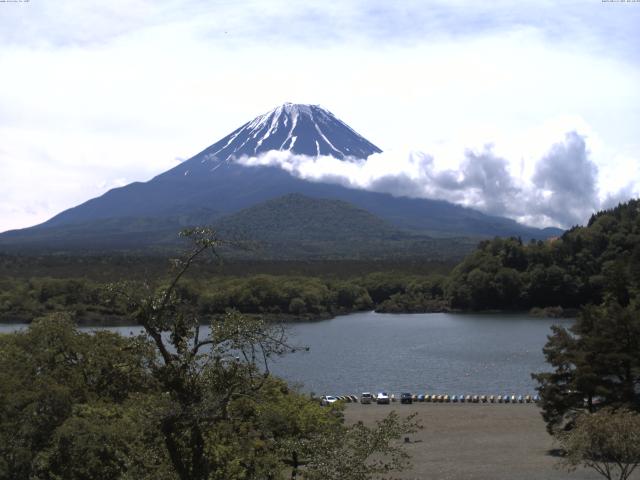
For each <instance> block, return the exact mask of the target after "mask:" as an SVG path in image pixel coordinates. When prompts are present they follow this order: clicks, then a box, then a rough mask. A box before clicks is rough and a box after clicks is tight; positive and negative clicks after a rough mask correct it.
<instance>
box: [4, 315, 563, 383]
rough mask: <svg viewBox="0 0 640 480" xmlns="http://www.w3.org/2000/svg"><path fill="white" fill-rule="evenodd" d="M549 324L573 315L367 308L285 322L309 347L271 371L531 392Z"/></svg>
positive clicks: (311, 378)
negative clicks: (331, 316) (400, 312)
mask: <svg viewBox="0 0 640 480" xmlns="http://www.w3.org/2000/svg"><path fill="white" fill-rule="evenodd" d="M554 323H555V324H561V325H565V326H569V325H570V324H571V320H557V319H553V320H551V319H540V318H532V317H529V316H526V315H508V314H499V315H497V314H481V315H478V314H444V313H429V314H416V315H406V314H403V315H397V314H376V313H372V312H367V313H357V314H353V315H347V316H343V317H337V318H334V319H331V320H323V321H319V322H313V323H297V324H293V325H291V327H290V340H291V342H292V343H295V344H298V345H306V346H309V347H310V350H309V352H306V353H296V354H292V355H287V356H285V357H283V358H280V359H277V360H276V361H275V362H274V364H273V365H272V371H273V372H274V373H276V374H277V375H280V376H282V377H284V378H286V379H287V380H289V381H292V382H296V383H300V384H301V385H302V388H303V389H304V390H306V391H313V392H316V393H317V394H324V393H333V394H346V393H356V394H359V393H360V392H363V391H379V390H387V391H389V392H396V393H397V392H400V391H410V392H440V393H449V394H467V393H469V394H483V393H486V394H492V393H493V394H498V393H503V394H504V393H516V394H526V393H533V388H534V382H533V381H532V380H531V377H530V374H531V372H539V371H544V370H547V369H548V366H547V365H546V364H545V362H544V357H543V355H542V347H543V345H544V344H545V342H546V336H547V335H548V334H549V332H550V330H549V327H550V326H551V325H553V324H554ZM16 328H24V327H23V326H20V325H0V332H2V331H11V330H15V329H16ZM89 330H91V328H89ZM111 330H115V331H119V332H121V333H122V334H125V335H127V334H131V333H132V332H137V331H138V330H137V329H136V328H134V327H114V328H111ZM205 333H206V331H205V329H204V328H203V329H202V331H201V334H205Z"/></svg>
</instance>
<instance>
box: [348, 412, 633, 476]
mask: <svg viewBox="0 0 640 480" xmlns="http://www.w3.org/2000/svg"><path fill="white" fill-rule="evenodd" d="M391 410H395V411H397V412H398V413H399V414H400V415H403V416H404V415H408V414H410V413H413V412H417V413H418V419H419V420H420V421H421V423H422V425H423V426H424V428H423V429H422V430H420V431H419V432H418V433H415V434H411V435H408V437H409V439H410V443H407V444H406V447H407V451H408V452H409V453H410V454H411V456H412V463H413V468H412V469H411V470H409V471H406V472H403V473H402V474H401V475H399V478H402V479H421V480H422V479H434V480H445V479H452V480H466V479H473V480H495V479H498V478H505V479H512V478H513V479H516V480H555V479H568V480H592V479H594V480H595V479H600V478H602V477H600V476H599V475H598V474H597V473H595V472H592V471H590V470H578V471H576V472H573V473H567V472H566V471H564V470H559V469H558V468H556V467H555V465H556V464H557V463H558V458H557V457H554V456H553V454H552V453H551V452H552V450H553V448H554V446H555V445H554V443H553V439H552V438H551V437H550V436H549V435H548V434H547V432H546V430H545V424H544V422H543V420H542V417H541V416H540V410H539V409H538V407H537V406H536V405H533V404H515V405H512V404H466V403H465V404H457V403H454V404H451V403H435V404H434V403H414V404H413V405H400V404H398V403H393V404H391V405H375V404H371V405H361V404H358V403H356V404H347V408H346V411H345V418H346V420H347V422H357V421H360V420H361V421H363V422H364V423H365V424H371V423H373V422H374V421H375V420H379V419H381V418H382V417H384V416H385V415H387V414H388V413H389V412H390V411H391ZM633 478H640V476H638V475H637V472H636V473H635V474H634V477H633Z"/></svg>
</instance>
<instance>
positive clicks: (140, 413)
mask: <svg viewBox="0 0 640 480" xmlns="http://www.w3.org/2000/svg"><path fill="white" fill-rule="evenodd" d="M185 235H186V236H187V237H188V238H190V239H192V240H193V249H192V250H191V251H190V252H189V253H188V254H187V255H186V256H185V257H184V258H183V259H181V260H176V261H174V262H173V263H174V267H175V270H174V273H173V275H172V276H171V278H170V279H169V281H168V282H166V283H164V284H161V285H159V286H155V287H152V286H150V285H145V286H144V288H142V287H140V286H139V285H135V284H131V283H129V284H119V285H114V286H113V287H112V288H111V289H110V292H109V294H110V295H111V294H112V293H116V294H117V295H119V296H122V297H124V298H126V300H127V309H128V311H129V312H130V315H131V317H132V318H133V319H134V320H135V321H136V323H138V324H139V325H141V326H142V327H143V328H144V330H145V333H144V334H143V335H141V336H138V337H124V336H120V335H117V334H115V333H109V332H95V333H83V332H80V331H78V329H77V328H76V327H75V325H74V324H73V323H72V321H71V317H70V316H69V315H63V314H56V315H53V316H49V317H46V318H42V319H40V320H36V321H34V322H33V323H32V324H31V325H30V326H29V328H28V329H27V330H25V331H23V332H15V333H12V334H6V335H0V479H1V480H4V479H12V480H27V479H33V478H37V479H42V480H54V479H55V480H60V479H62V478H64V479H69V480H80V479H83V480H85V479H90V480H91V479H98V478H112V479H121V480H133V479H136V480H138V479H141V480H151V479H160V480H204V479H207V480H249V479H265V480H268V479H280V478H282V476H283V475H284V474H286V473H287V472H289V473H291V474H292V475H293V476H295V475H297V473H299V472H300V473H304V475H305V477H306V478H315V477H313V475H316V473H315V472H316V471H318V469H320V468H324V465H325V464H326V463H327V462H328V460H327V459H329V458H330V455H331V453H332V452H333V451H334V450H331V449H330V448H329V447H330V446H331V445H332V442H337V443H338V444H339V445H340V446H341V447H340V448H341V449H340V452H341V454H342V455H344V456H345V457H348V458H351V459H352V462H355V463H353V464H352V465H350V467H349V468H352V469H355V470H357V471H359V472H361V473H362V472H364V473H363V474H362V475H365V476H362V475H360V476H358V477H357V478H371V476H372V475H373V474H374V473H377V472H383V471H384V472H388V471H393V470H398V469H400V468H402V467H403V466H404V465H405V463H403V462H401V461H399V459H400V458H402V459H403V460H404V459H405V455H404V454H403V453H402V451H401V450H400V449H399V448H398V447H396V446H395V445H394V442H395V440H397V439H398V438H399V436H400V434H401V433H402V432H404V431H410V430H412V429H414V428H416V427H417V426H416V425H415V423H414V422H413V421H412V420H411V419H410V420H408V421H404V422H400V421H399V419H398V418H397V417H394V416H390V417H389V418H388V419H386V420H385V422H384V423H383V424H381V425H379V426H377V427H375V429H373V428H370V427H365V426H362V425H356V426H346V425H344V422H343V417H342V414H341V410H340V407H337V408H331V409H329V408H323V407H321V406H320V405H319V403H318V402H316V401H313V400H312V399H310V398H309V397H307V396H303V395H302V394H300V393H297V392H295V391H293V390H291V389H290V388H289V386H288V385H287V384H286V383H285V382H284V381H282V380H279V379H277V378H274V377H272V376H271V375H270V372H269V359H270V358H271V357H272V356H274V355H281V354H284V353H289V352H291V351H293V350H295V347H293V346H291V345H290V344H289V343H288V341H287V337H286V332H285V331H284V330H283V329H282V328H281V327H278V326H276V325H273V324H267V323H265V322H264V321H263V320H261V319H260V318H256V317H246V316H243V315H241V314H239V313H238V312H235V311H229V312H227V313H226V314H225V315H223V316H215V317H213V318H210V319H209V320H210V328H209V333H208V334H207V335H206V336H202V335H201V334H200V332H201V328H200V322H201V320H202V319H201V318H200V317H199V314H198V312H199V309H198V297H197V295H196V294H195V293H194V291H192V290H191V289H189V288H184V286H183V284H182V280H183V278H184V277H185V274H186V273H187V271H188V270H189V268H190V267H191V266H192V264H193V262H195V261H196V259H197V258H198V257H199V256H200V255H202V254H204V253H205V252H207V251H213V250H214V249H215V247H216V246H217V245H218V244H219V242H218V241H217V240H216V239H215V237H214V236H213V234H212V232H210V231H209V230H206V229H194V230H191V231H187V232H185ZM374 436H375V441H373V440H372V439H373V438H374ZM358 439H359V440H358ZM387 457H388V460H387V461H386V463H384V465H385V466H384V469H381V467H380V464H379V462H380V459H381V458H382V459H384V458H387ZM337 468H338V466H335V467H334V469H333V470H334V473H335V472H338V470H337ZM338 477H339V473H335V474H334V476H333V477H327V478H338Z"/></svg>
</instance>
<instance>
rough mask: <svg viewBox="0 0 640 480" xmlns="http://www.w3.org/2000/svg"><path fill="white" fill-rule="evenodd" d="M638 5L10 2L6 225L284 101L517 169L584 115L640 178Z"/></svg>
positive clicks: (373, 135) (610, 169) (204, 141)
mask: <svg viewBox="0 0 640 480" xmlns="http://www.w3.org/2000/svg"><path fill="white" fill-rule="evenodd" d="M325 3H326V2H325ZM639 19H640V8H636V5H614V4H601V3H599V2H598V3H595V4H585V3H584V2H562V3H561V4H560V3H559V2H552V1H545V0H539V1H535V2H534V1H530V0H526V1H524V2H521V3H519V4H518V5H517V6H515V5H514V4H513V3H512V2H506V1H498V2H491V3H486V2H485V3H478V2H463V1H454V2H444V1H433V2H429V4H428V5H425V3H424V2H419V1H400V2H394V3H393V4H389V3H388V2H382V1H364V0H349V1H345V2H340V4H336V5H335V6H332V5H326V4H319V3H316V2H308V1H305V2H303V1H299V2H295V1H293V2H292V1H287V2H285V0H261V1H251V2H241V1H238V2H222V1H214V2H210V1H206V2H205V1H198V0H191V1H187V2H177V1H174V0H170V1H153V2H152V1H142V2H138V3H136V4H135V5H134V4H131V3H125V2H120V1H114V2H109V3H108V4H105V3H100V4H97V3H95V4H94V3H93V2H86V1H82V2H80V1H78V0H69V1H65V2H62V3H60V2H53V3H51V2H34V1H32V2H29V3H22V4H18V3H15V4H14V3H7V4H0V41H2V44H3V48H2V49H1V50H0V71H2V72H3V78H2V86H3V88H2V89H0V105H2V108H0V148H1V149H2V151H0V172H2V173H3V177H2V181H3V187H4V184H5V183H6V185H8V187H6V188H2V189H0V205H3V206H0V231H2V230H4V229H8V228H17V227H25V226H28V225H31V224H33V223H37V222H40V221H42V220H45V219H46V218H48V217H51V216H53V215H54V214H56V213H58V212H59V211H60V210H61V209H64V208H68V207H71V206H73V205H75V204H77V203H79V202H81V201H83V200H87V199H89V198H91V197H94V196H97V195H99V194H101V193H103V192H104V189H105V188H108V187H107V186H109V185H116V184H117V183H116V180H117V179H122V178H124V179H126V180H127V181H144V180H148V179H149V178H151V177H152V176H153V175H156V174H158V173H161V172H162V171H164V170H166V169H167V168H169V167H171V166H173V165H175V163H176V160H175V159H176V158H188V157H190V156H191V155H192V154H194V153H196V152H197V151H199V150H201V149H202V148H204V147H206V146H207V145H210V144H212V143H214V142H215V141H217V140H218V139H220V138H222V137H223V136H224V135H226V134H227V133H229V132H230V131H232V130H233V129H235V128H236V127H238V126H240V125H242V124H243V123H245V122H246V121H248V120H250V119H252V118H253V117H254V116H256V115H258V114H260V113H262V112H264V111H267V110H269V109H271V108H273V107H274V106H276V105H278V104H280V103H283V102H285V101H293V102H301V103H320V104H323V105H324V106H326V107H327V108H329V109H330V110H331V111H333V112H334V113H335V114H336V115H337V116H338V117H340V118H341V119H342V120H344V121H345V122H346V123H348V124H349V125H351V126H352V127H353V128H354V129H355V130H357V131H358V132H360V133H361V134H363V135H364V136H365V137H367V138H368V139H369V140H371V141H372V142H373V143H375V144H376V145H378V146H380V147H381V148H382V149H383V150H396V151H403V150H405V151H406V150H408V149H415V150H422V151H426V152H430V154H431V155H432V156H433V157H434V159H435V161H436V162H437V165H438V167H437V168H438V169H443V170H444V169H447V168H449V169H453V168H457V167H458V166H459V165H460V164H461V162H463V161H464V160H465V158H466V157H465V155H464V152H465V150H466V149H471V150H472V151H476V152H481V151H482V149H483V146H484V145H485V144H487V143H488V144H493V145H494V147H493V152H494V154H495V155H496V156H498V157H500V158H507V159H509V165H508V169H509V173H510V174H511V176H512V177H514V178H516V179H519V180H518V181H525V180H523V178H525V179H526V178H531V176H532V175H533V165H534V164H535V161H536V160H537V159H539V158H541V157H542V156H543V155H544V153H545V151H546V150H547V149H548V148H549V146H550V145H551V144H552V143H554V142H557V141H560V140H561V139H562V137H558V132H561V133H562V134H564V132H566V131H570V130H573V129H577V130H578V131H579V132H580V133H581V135H585V136H586V138H587V141H588V145H589V150H590V151H591V157H590V158H591V159H592V161H593V162H594V163H595V164H596V166H597V167H598V172H599V184H600V187H601V189H603V190H602V191H605V192H617V191H619V190H620V188H622V187H623V186H624V185H627V184H628V183H629V182H636V184H637V183H640V172H639V171H638V163H640V162H638V157H637V152H638V151H640V139H639V138H638V135H637V131H636V130H637V128H636V126H637V125H638V124H639V123H640V109H639V108H638V107H639V105H640V93H639V92H638V89H637V85H638V84H640V67H639V59H638V58H636V57H635V56H634V55H636V56H637V54H636V53H635V50H634V49H632V48H630V47H629V46H630V45H635V44H637V43H638V42H640V38H638V37H639V36H640V33H639V31H638V29H637V27H636V26H637V24H638V20H639ZM563 118H564V119H566V120H558V119H563ZM554 122H556V123H557V124H555V125H552V124H553V123H554ZM546 124H549V125H550V126H547V127H544V125H546ZM585 125H587V126H588V127H589V131H587V129H586V128H584V126H585ZM16 132H17V133H16ZM27 147H28V148H27ZM617 164H620V165H624V166H625V169H626V170H625V173H620V172H619V171H617V169H616V165H617ZM520 167H522V169H523V171H522V172H520V171H519V169H520ZM369 168H371V167H369ZM627 171H628V172H629V173H628V174H627V173H626V172H627ZM41 172H47V173H46V174H45V173H41ZM521 177H522V178H521ZM71 180H73V181H71ZM621 182H622V183H624V185H622V184H621ZM631 190H633V189H631ZM631 190H630V191H631ZM9 211H11V212H14V213H9ZM16 212H18V213H16ZM19 212H38V213H37V214H35V213H19Z"/></svg>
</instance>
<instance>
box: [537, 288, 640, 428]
mask: <svg viewBox="0 0 640 480" xmlns="http://www.w3.org/2000/svg"><path fill="white" fill-rule="evenodd" d="M543 351H544V354H545V357H546V359H547V362H548V363H550V364H551V366H552V367H553V368H554V371H553V372H545V373H539V374H534V375H533V378H534V379H535V380H537V381H538V383H539V387H538V391H539V392H540V396H541V399H542V409H543V417H544V419H545V421H546V422H547V429H548V430H549V432H551V433H553V432H554V431H557V430H558V429H562V428H571V426H572V425H573V422H574V420H575V418H576V416H577V415H578V414H579V413H581V412H583V411H588V412H594V411H596V410H597V409H598V408H601V407H605V406H612V407H625V408H630V409H633V410H640V309H639V308H638V305H637V304H634V303H632V304H630V305H628V306H627V307H621V306H620V305H619V304H618V303H617V302H615V301H611V300H610V301H609V302H608V303H605V304H604V305H602V306H597V307H596V306H590V307H587V308H585V309H583V311H582V313H581V315H580V317H579V318H578V320H577V321H576V323H575V324H574V325H573V326H572V327H571V328H570V329H568V330H567V329H565V328H562V327H553V334H552V335H551V336H550V337H549V340H548V342H547V344H546V345H545V347H544V349H543Z"/></svg>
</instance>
